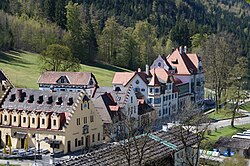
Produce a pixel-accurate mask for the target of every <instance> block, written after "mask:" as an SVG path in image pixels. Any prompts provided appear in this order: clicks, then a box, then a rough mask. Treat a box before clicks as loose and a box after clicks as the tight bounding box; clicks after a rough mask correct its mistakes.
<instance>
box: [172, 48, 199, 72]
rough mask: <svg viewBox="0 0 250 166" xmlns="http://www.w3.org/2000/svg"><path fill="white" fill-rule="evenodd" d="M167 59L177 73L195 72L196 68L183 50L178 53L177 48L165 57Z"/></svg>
mask: <svg viewBox="0 0 250 166" xmlns="http://www.w3.org/2000/svg"><path fill="white" fill-rule="evenodd" d="M167 61H168V62H169V64H170V65H171V66H173V67H176V70H177V74H180V75H190V74H193V73H197V68H196V66H195V65H194V64H193V62H192V61H191V60H190V59H189V57H188V55H187V54H185V53H184V52H182V53H180V52H179V49H178V48H177V49H176V50H175V51H174V52H173V53H172V54H170V55H169V56H168V57H167Z"/></svg>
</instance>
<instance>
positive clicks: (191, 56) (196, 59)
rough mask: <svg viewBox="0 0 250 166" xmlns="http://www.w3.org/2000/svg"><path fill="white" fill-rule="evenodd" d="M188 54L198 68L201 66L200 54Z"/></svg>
mask: <svg viewBox="0 0 250 166" xmlns="http://www.w3.org/2000/svg"><path fill="white" fill-rule="evenodd" d="M187 56H188V57H189V59H190V60H191V61H192V63H193V64H194V65H195V67H196V68H197V69H198V67H199V56H198V55H197V54H187Z"/></svg>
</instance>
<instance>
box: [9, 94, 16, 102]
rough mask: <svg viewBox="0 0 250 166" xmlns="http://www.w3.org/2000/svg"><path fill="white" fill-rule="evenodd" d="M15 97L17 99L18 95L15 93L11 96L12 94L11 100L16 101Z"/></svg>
mask: <svg viewBox="0 0 250 166" xmlns="http://www.w3.org/2000/svg"><path fill="white" fill-rule="evenodd" d="M15 99H16V95H15V94H12V95H11V96H10V101H12V102H13V101H15Z"/></svg>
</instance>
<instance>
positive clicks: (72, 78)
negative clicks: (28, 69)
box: [37, 71, 96, 85]
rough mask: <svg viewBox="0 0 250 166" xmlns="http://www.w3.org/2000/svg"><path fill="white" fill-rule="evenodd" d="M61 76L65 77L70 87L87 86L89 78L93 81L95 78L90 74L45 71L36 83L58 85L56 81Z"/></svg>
mask: <svg viewBox="0 0 250 166" xmlns="http://www.w3.org/2000/svg"><path fill="white" fill-rule="evenodd" d="M62 76H66V77H67V79H68V80H69V84H71V85H88V84H89V81H90V79H91V78H93V79H94V80H95V81H96V79H95V77H94V75H93V74H92V73H90V72H54V71H47V72H44V73H43V74H42V75H41V76H40V78H39V79H38V81H37V83H39V84H58V83H57V81H58V79H60V78H61V77H62Z"/></svg>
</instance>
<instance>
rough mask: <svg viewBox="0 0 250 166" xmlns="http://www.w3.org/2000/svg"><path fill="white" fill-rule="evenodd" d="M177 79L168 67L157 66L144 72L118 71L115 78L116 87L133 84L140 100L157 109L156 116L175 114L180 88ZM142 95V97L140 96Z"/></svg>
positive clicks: (113, 82)
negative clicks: (176, 84) (177, 87)
mask: <svg viewBox="0 0 250 166" xmlns="http://www.w3.org/2000/svg"><path fill="white" fill-rule="evenodd" d="M176 81H177V79H175V78H174V77H173V76H172V74H171V73H169V72H168V71H167V70H166V69H163V68H157V69H151V70H149V67H148V66H147V67H146V71H145V72H142V71H141V70H140V69H138V71H137V72H131V73H129V72H117V73H115V76H114V78H113V81H112V84H113V87H114V88H118V87H129V86H131V85H132V87H133V88H134V91H135V93H136V95H137V99H138V100H139V101H143V100H144V102H146V103H147V104H150V105H151V106H153V107H154V109H155V110H157V114H156V118H157V119H159V118H163V117H168V116H170V115H172V114H175V113H176V111H177V108H178V90H177V89H176V88H175V82H176ZM139 96H140V97H139Z"/></svg>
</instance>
